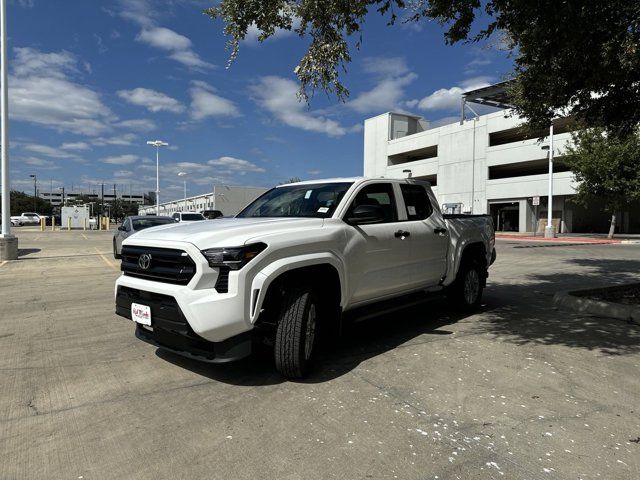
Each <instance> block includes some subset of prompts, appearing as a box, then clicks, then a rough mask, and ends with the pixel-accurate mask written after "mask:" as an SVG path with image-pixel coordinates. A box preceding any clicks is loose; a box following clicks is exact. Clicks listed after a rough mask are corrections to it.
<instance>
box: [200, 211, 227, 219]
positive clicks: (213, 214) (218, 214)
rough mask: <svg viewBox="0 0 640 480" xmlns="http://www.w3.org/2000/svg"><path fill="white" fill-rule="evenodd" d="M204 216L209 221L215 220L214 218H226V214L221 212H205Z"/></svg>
mask: <svg viewBox="0 0 640 480" xmlns="http://www.w3.org/2000/svg"><path fill="white" fill-rule="evenodd" d="M202 215H203V216H204V218H206V219H207V220H213V219H214V218H220V217H224V214H223V213H222V212H221V211H220V210H203V211H202Z"/></svg>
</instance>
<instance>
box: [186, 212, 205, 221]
mask: <svg viewBox="0 0 640 480" xmlns="http://www.w3.org/2000/svg"><path fill="white" fill-rule="evenodd" d="M204 219H205V218H204V217H203V216H202V214H200V213H183V214H182V220H204Z"/></svg>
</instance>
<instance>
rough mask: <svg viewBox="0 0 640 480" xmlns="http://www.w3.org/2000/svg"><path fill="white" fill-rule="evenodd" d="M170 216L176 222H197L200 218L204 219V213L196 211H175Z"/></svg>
mask: <svg viewBox="0 0 640 480" xmlns="http://www.w3.org/2000/svg"><path fill="white" fill-rule="evenodd" d="M171 218H173V220H174V221H176V222H198V221H200V220H206V218H204V215H202V214H201V213H196V212H176V213H174V214H173V215H171Z"/></svg>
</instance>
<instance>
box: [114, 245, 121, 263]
mask: <svg viewBox="0 0 640 480" xmlns="http://www.w3.org/2000/svg"><path fill="white" fill-rule="evenodd" d="M113 258H115V259H116V260H119V259H121V258H122V255H119V254H118V250H117V248H116V241H115V240H114V241H113Z"/></svg>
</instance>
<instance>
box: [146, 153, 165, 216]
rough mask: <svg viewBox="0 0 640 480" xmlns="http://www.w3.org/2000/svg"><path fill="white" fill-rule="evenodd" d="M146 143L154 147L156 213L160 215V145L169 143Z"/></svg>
mask: <svg viewBox="0 0 640 480" xmlns="http://www.w3.org/2000/svg"><path fill="white" fill-rule="evenodd" d="M147 145H151V146H153V147H156V215H160V147H167V146H169V144H168V143H167V142H163V141H162V140H148V141H147Z"/></svg>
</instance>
